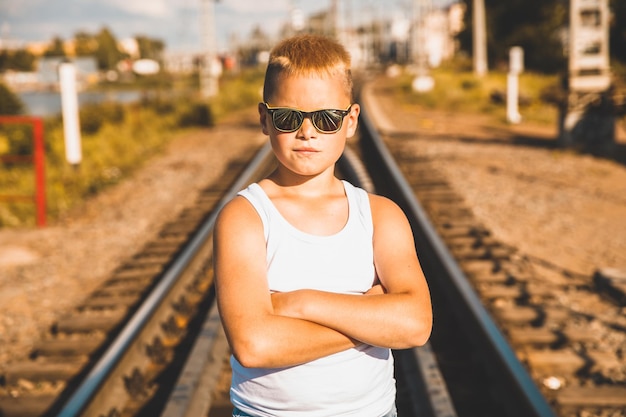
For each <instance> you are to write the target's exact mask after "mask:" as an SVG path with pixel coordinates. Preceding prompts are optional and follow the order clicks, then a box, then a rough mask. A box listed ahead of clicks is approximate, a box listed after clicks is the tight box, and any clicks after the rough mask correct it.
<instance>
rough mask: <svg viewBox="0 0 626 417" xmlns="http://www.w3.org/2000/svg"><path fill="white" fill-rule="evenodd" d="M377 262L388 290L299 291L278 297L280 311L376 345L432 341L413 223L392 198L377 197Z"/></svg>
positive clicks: (402, 345) (276, 306)
mask: <svg viewBox="0 0 626 417" xmlns="http://www.w3.org/2000/svg"><path fill="white" fill-rule="evenodd" d="M370 202H371V207H372V217H373V221H374V263H375V267H376V273H377V274H378V277H379V279H380V282H381V284H382V285H383V287H384V289H385V294H377V293H375V292H373V293H367V294H366V295H349V294H335V293H327V292H322V291H315V290H298V291H293V292H289V293H279V294H273V295H272V302H273V305H274V311H275V312H277V313H280V314H283V315H287V316H290V317H297V318H302V319H305V320H310V321H312V322H315V323H319V324H321V325H323V326H326V327H329V328H332V329H335V330H337V331H338V332H340V333H343V334H345V335H347V336H349V337H351V338H354V339H357V340H360V341H361V342H363V343H367V344H370V345H375V346H383V347H389V348H394V349H404V348H410V347H414V346H420V345H423V344H424V343H426V341H427V340H428V337H429V336H430V332H431V328H432V311H431V302H430V294H429V290H428V285H427V283H426V280H425V278H424V274H423V273H422V269H421V267H420V264H419V260H418V258H417V254H416V252H415V243H414V240H413V234H412V231H411V227H410V224H409V222H408V220H407V218H406V216H405V215H404V213H403V212H402V210H401V209H400V208H399V207H398V206H397V205H396V204H395V203H393V202H392V201H391V200H389V199H387V198H384V197H380V196H375V195H371V196H370Z"/></svg>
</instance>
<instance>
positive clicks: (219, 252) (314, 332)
mask: <svg viewBox="0 0 626 417" xmlns="http://www.w3.org/2000/svg"><path fill="white" fill-rule="evenodd" d="M265 259H266V252H265V241H264V237H263V225H262V223H261V220H260V218H259V217H258V214H257V213H256V211H255V210H254V209H253V208H252V206H251V205H250V203H249V202H248V201H246V200H245V199H244V198H243V197H236V198H235V199H233V200H232V201H231V202H230V203H228V204H227V205H226V206H225V207H224V209H223V210H222V211H221V212H220V215H219V216H218V219H217V222H216V226H215V231H214V262H215V283H216V291H217V302H218V307H219V311H220V315H221V319H222V323H223V325H224V329H225V332H226V336H227V338H228V341H229V343H230V346H231V349H232V352H233V354H234V356H235V357H236V358H237V360H238V361H239V362H240V363H241V364H242V365H243V366H246V367H266V368H275V367H282V366H291V365H297V364H300V363H304V362H308V361H311V360H313V359H318V358H320V357H323V356H328V355H330V354H332V353H336V352H340V351H343V350H346V349H348V348H351V347H353V346H355V345H356V344H358V342H356V341H354V340H352V339H350V338H349V337H347V336H345V335H343V334H341V333H340V332H337V331H335V330H332V329H329V328H327V327H324V326H322V325H319V324H316V323H313V322H310V321H306V320H301V319H295V318H290V317H285V316H281V315H277V314H275V312H274V310H273V307H272V301H271V298H270V290H269V288H268V284H267V277H266V275H267V274H266V260H265Z"/></svg>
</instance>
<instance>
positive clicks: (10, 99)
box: [0, 82, 24, 115]
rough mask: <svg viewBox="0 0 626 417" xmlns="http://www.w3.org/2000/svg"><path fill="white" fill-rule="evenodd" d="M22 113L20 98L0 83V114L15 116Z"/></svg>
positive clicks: (22, 105) (22, 107)
mask: <svg viewBox="0 0 626 417" xmlns="http://www.w3.org/2000/svg"><path fill="white" fill-rule="evenodd" d="M23 111H24V104H23V103H22V101H21V100H20V98H19V97H18V96H17V95H16V94H15V93H13V91H11V90H10V89H9V87H7V86H6V85H4V84H3V83H1V82H0V114H8V115H16V114H21V113H22V112H23Z"/></svg>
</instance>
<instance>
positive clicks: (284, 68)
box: [263, 34, 353, 102]
mask: <svg viewBox="0 0 626 417" xmlns="http://www.w3.org/2000/svg"><path fill="white" fill-rule="evenodd" d="M312 74H316V75H318V76H334V75H339V76H343V77H344V87H345V91H346V94H347V95H348V97H349V98H350V101H352V85H353V82H352V73H351V71H350V54H349V53H348V51H346V49H345V48H344V47H343V45H341V44H340V43H339V42H337V41H335V40H334V39H330V38H327V37H324V36H320V35H311V34H306V35H296V36H293V37H291V38H287V39H284V40H282V41H281V42H279V43H278V44H277V45H276V46H275V47H274V48H273V49H272V51H271V52H270V57H269V62H268V64H267V70H266V71H265V82H264V85H263V100H264V101H265V102H269V101H270V99H271V98H272V96H273V94H274V92H275V91H276V88H277V87H278V83H279V82H280V77H281V75H287V76H294V75H295V76H300V75H312Z"/></svg>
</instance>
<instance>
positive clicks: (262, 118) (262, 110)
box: [258, 103, 270, 135]
mask: <svg viewBox="0 0 626 417" xmlns="http://www.w3.org/2000/svg"><path fill="white" fill-rule="evenodd" d="M258 108H259V122H260V123H261V130H262V131H263V134H264V135H269V134H270V132H269V129H268V128H267V122H268V121H269V120H268V118H267V117H268V114H267V108H266V107H265V104H263V103H259V106H258Z"/></svg>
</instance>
